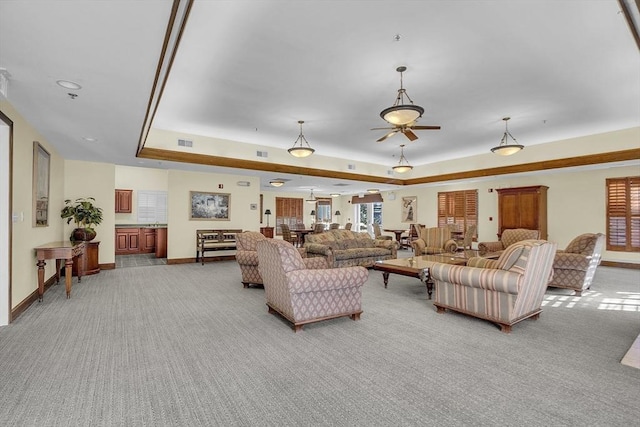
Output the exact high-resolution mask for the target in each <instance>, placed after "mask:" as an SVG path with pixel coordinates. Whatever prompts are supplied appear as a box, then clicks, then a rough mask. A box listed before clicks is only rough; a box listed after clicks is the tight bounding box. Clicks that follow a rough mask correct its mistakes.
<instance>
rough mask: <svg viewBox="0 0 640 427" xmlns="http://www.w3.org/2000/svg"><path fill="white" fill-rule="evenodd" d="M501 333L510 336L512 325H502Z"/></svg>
mask: <svg viewBox="0 0 640 427" xmlns="http://www.w3.org/2000/svg"><path fill="white" fill-rule="evenodd" d="M500 331H501V332H504V333H505V334H510V333H511V325H506V324H504V323H500Z"/></svg>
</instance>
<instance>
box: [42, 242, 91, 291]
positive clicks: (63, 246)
mask: <svg viewBox="0 0 640 427" xmlns="http://www.w3.org/2000/svg"><path fill="white" fill-rule="evenodd" d="M35 251H36V256H37V258H38V262H37V263H36V265H37V266H38V301H42V295H43V294H44V266H45V265H46V263H45V260H46V259H55V260H56V283H60V264H61V261H62V260H64V267H65V270H64V279H65V285H66V291H67V298H71V276H72V274H71V272H72V267H73V259H74V258H75V257H79V256H84V252H85V242H66V241H62V242H51V243H47V244H45V245H41V246H37V247H36V248H35ZM83 264H84V263H83V262H78V282H80V281H81V280H82V274H83V271H82V266H83Z"/></svg>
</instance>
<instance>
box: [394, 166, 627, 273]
mask: <svg viewBox="0 0 640 427" xmlns="http://www.w3.org/2000/svg"><path fill="white" fill-rule="evenodd" d="M638 174H640V168H638V167H637V166H623V167H607V168H602V169H595V170H588V171H587V170H574V171H567V170H565V171H562V170H560V171H553V172H549V173H547V174H543V175H536V176H511V177H507V176H504V177H495V178H494V179H491V180H481V181H476V182H466V183H458V184H450V185H438V186H430V187H413V188H410V189H402V190H400V191H395V192H394V193H395V194H396V200H395V201H391V200H389V197H388V192H385V194H383V196H384V200H385V202H384V205H383V219H384V226H385V227H387V228H395V227H400V228H401V227H406V226H407V224H404V223H402V222H401V218H400V212H401V205H400V203H401V200H402V197H403V196H417V197H418V216H417V222H419V223H421V224H425V225H426V226H429V227H434V226H436V225H437V221H438V211H437V203H436V202H437V197H438V192H442V191H457V190H472V189H477V190H478V215H479V221H478V240H479V241H494V240H496V239H497V236H496V234H497V231H498V194H497V192H496V191H495V189H499V188H509V187H524V186H531V185H546V186H547V187H549V190H548V194H547V224H548V239H549V240H551V241H554V242H557V243H558V247H559V248H564V247H565V246H566V245H567V244H568V243H569V242H570V241H571V240H572V239H573V238H574V237H576V236H577V235H579V234H582V233H598V232H600V233H606V213H605V209H606V200H605V196H606V191H605V190H606V186H605V180H606V179H607V178H616V177H625V176H637V175H638ZM489 189H493V190H494V191H493V192H489ZM490 217H492V218H493V220H492V221H490V220H489V218H490ZM603 259H605V260H607V261H621V262H634V263H640V253H637V252H636V253H628V252H611V251H605V253H604V254H603Z"/></svg>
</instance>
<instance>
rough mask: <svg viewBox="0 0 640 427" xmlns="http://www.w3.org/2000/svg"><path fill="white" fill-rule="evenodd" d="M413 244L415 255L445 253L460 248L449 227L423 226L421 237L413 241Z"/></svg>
mask: <svg viewBox="0 0 640 427" xmlns="http://www.w3.org/2000/svg"><path fill="white" fill-rule="evenodd" d="M411 246H413V252H414V255H415V256H421V255H433V254H443V253H446V252H455V251H456V250H457V249H458V244H457V243H456V241H455V240H453V239H452V238H451V229H450V228H449V227H430V228H425V227H421V229H420V238H419V239H416V240H414V241H413V242H411Z"/></svg>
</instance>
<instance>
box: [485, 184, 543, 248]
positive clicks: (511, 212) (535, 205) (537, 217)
mask: <svg viewBox="0 0 640 427" xmlns="http://www.w3.org/2000/svg"><path fill="white" fill-rule="evenodd" d="M548 188H549V187H547V186H544V185H535V186H531V187H516V188H501V189H498V190H497V191H498V237H499V236H501V235H502V232H503V231H504V230H505V229H508V228H526V229H529V230H538V231H539V232H540V239H542V240H547V190H548Z"/></svg>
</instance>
